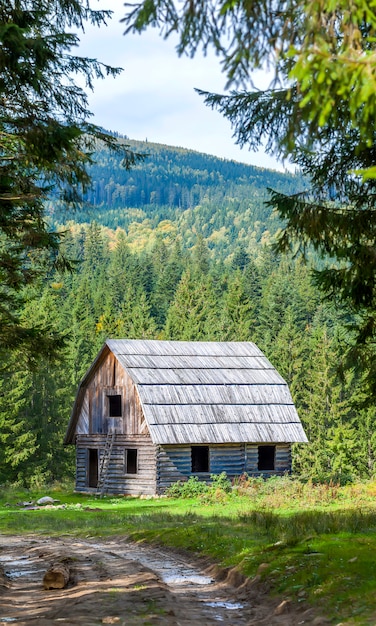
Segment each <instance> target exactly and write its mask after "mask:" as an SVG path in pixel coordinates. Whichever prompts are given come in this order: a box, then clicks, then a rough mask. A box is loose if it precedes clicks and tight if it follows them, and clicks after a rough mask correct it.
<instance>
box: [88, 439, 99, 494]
mask: <svg viewBox="0 0 376 626" xmlns="http://www.w3.org/2000/svg"><path fill="white" fill-rule="evenodd" d="M88 462H89V473H88V483H89V487H97V486H98V450H94V449H91V448H89V459H88Z"/></svg>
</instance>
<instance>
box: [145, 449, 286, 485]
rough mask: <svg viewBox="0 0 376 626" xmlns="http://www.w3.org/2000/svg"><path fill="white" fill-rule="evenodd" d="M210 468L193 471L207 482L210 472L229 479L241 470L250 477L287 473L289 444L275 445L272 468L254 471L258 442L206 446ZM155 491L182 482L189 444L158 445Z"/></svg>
mask: <svg viewBox="0 0 376 626" xmlns="http://www.w3.org/2000/svg"><path fill="white" fill-rule="evenodd" d="M209 458H210V466H209V469H210V471H209V472H208V473H200V474H194V475H195V476H197V477H198V478H199V479H200V480H204V481H210V476H211V474H220V473H221V472H226V474H227V476H228V477H229V478H230V479H231V478H234V477H236V476H240V475H241V474H243V473H244V472H246V473H247V474H249V475H250V476H260V475H263V476H272V475H273V476H274V475H282V474H285V473H286V472H291V446H290V444H277V445H276V449H275V469H274V470H263V471H259V470H258V444H233V445H226V444H224V445H214V446H213V445H211V446H209ZM156 469H157V492H158V493H163V492H164V491H165V490H166V489H168V487H170V486H171V485H172V483H174V482H177V481H178V480H181V481H184V480H188V478H189V477H190V476H191V475H192V467H191V446H158V449H157V468H156Z"/></svg>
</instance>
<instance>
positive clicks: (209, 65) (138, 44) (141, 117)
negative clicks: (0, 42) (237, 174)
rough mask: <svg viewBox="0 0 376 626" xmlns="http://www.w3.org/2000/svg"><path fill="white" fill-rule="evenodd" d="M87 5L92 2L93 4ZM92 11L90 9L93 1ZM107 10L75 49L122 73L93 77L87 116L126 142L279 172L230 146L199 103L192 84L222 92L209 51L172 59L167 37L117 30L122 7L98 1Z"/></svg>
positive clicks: (215, 116)
mask: <svg viewBox="0 0 376 626" xmlns="http://www.w3.org/2000/svg"><path fill="white" fill-rule="evenodd" d="M93 7H94V5H93ZM94 8H97V6H95V7H94ZM101 8H111V9H113V10H114V9H115V11H114V16H113V19H112V20H111V21H110V22H109V25H108V27H107V28H105V27H101V28H100V29H98V28H96V29H94V28H92V27H88V28H87V29H86V32H85V34H83V35H80V39H81V45H80V48H79V54H81V55H83V56H89V57H94V58H97V59H98V60H99V61H102V62H103V63H106V64H108V65H113V66H116V67H123V68H124V71H123V72H122V73H121V74H120V75H119V76H117V77H116V78H112V77H107V78H106V79H104V80H102V81H96V83H95V90H94V93H92V94H89V104H90V109H91V111H92V112H93V113H94V117H93V118H92V120H93V121H94V122H95V123H96V124H98V125H100V126H103V127H104V128H107V129H109V130H113V131H118V132H120V133H123V134H126V135H127V136H128V137H129V138H131V139H139V140H143V139H146V138H147V139H148V141H151V142H157V143H164V144H168V145H172V146H181V147H185V148H191V149H193V150H198V151H200V152H206V153H208V154H214V155H217V156H220V157H223V158H229V159H234V160H237V161H242V162H245V163H251V164H254V165H258V166H261V167H271V168H275V169H283V167H282V165H281V164H278V163H277V162H276V160H275V159H273V158H271V157H268V156H267V155H265V154H263V153H260V152H259V153H252V152H249V151H248V150H246V149H243V150H241V149H240V148H239V146H236V144H235V140H234V139H233V137H232V130H231V125H230V123H229V122H228V121H227V120H225V119H224V118H223V117H222V116H221V115H220V114H219V113H218V112H216V111H212V110H211V109H209V108H208V107H207V106H205V105H204V103H203V99H202V98H201V97H200V96H199V95H198V94H197V93H196V92H195V91H194V88H195V87H198V88H200V89H204V90H207V91H214V92H224V85H225V82H226V81H225V77H224V75H223V74H222V73H221V69H220V63H219V59H218V58H217V57H216V56H215V55H214V54H211V55H210V54H209V55H208V56H207V57H204V56H202V55H198V56H196V57H195V58H194V59H190V58H188V57H180V58H179V57H178V56H177V54H176V51H175V48H174V44H173V42H172V41H171V40H167V41H165V40H163V39H162V38H161V37H160V36H159V35H158V33H157V32H156V31H154V30H149V31H146V32H144V33H143V34H142V35H126V36H124V35H123V32H124V25H123V24H121V23H120V19H121V17H122V16H123V15H124V9H123V7H122V6H121V4H120V3H119V2H115V0H112V1H110V2H104V1H103V2H102V3H101Z"/></svg>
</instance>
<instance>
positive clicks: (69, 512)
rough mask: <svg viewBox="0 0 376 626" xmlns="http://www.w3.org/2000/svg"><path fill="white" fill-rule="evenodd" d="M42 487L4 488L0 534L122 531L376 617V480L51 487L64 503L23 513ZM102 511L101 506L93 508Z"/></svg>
mask: <svg viewBox="0 0 376 626" xmlns="http://www.w3.org/2000/svg"><path fill="white" fill-rule="evenodd" d="M45 494H46V491H44V492H43V493H40V492H39V493H36V492H33V493H30V492H18V493H16V492H14V491H12V490H9V491H5V490H3V491H2V492H0V531H1V532H3V533H11V534H17V533H24V532H33V533H35V532H38V533H41V534H49V535H53V534H56V535H62V534H65V533H69V534H72V535H76V536H83V537H96V536H111V535H127V536H129V537H131V538H132V539H133V540H136V541H152V542H157V543H161V544H164V545H168V546H172V547H175V548H182V549H186V550H191V551H193V552H196V553H199V554H202V555H207V556H210V557H212V558H214V559H216V560H217V561H218V562H219V563H221V564H222V565H224V566H238V567H239V568H240V569H241V571H243V572H244V574H246V575H248V576H251V577H252V576H254V575H255V574H256V572H257V569H258V567H259V565H260V564H261V563H266V564H268V567H267V569H265V571H264V572H263V574H262V576H263V577H264V578H265V579H267V580H268V582H269V583H270V586H271V589H272V592H273V593H278V594H280V593H283V594H284V595H288V596H290V597H293V598H294V599H295V600H296V601H297V602H302V601H308V602H310V603H312V604H315V605H318V606H320V608H321V610H322V611H323V612H325V613H326V614H327V615H328V616H330V617H332V618H333V620H334V623H338V622H340V621H344V620H346V623H348V624H350V623H351V624H364V625H368V624H369V625H371V624H373V625H374V624H375V623H376V618H375V614H376V603H375V589H376V572H375V566H374V554H375V553H376V482H369V483H359V484H355V485H348V486H346V487H338V486H335V485H313V484H310V483H307V484H303V483H301V482H299V481H297V480H292V479H286V478H283V479H273V480H268V481H265V482H264V481H260V480H255V481H248V484H247V485H245V484H243V485H239V484H238V485H236V486H235V489H232V490H231V491H230V492H226V490H224V489H219V488H215V489H213V490H211V492H207V493H204V494H201V495H198V496H196V497H194V498H188V499H182V498H176V499H170V498H160V499H157V500H145V499H135V498H111V497H108V498H103V499H96V498H93V497H89V496H84V495H79V494H73V493H72V492H70V491H57V490H49V492H48V494H49V495H52V496H53V497H55V498H58V499H59V500H60V501H61V503H62V504H64V506H65V507H66V508H55V509H43V510H31V511H24V510H22V509H20V507H17V506H16V503H17V501H19V500H26V501H28V500H35V499H37V498H38V497H40V496H41V495H45ZM98 509H100V510H98Z"/></svg>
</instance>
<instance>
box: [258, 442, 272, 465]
mask: <svg viewBox="0 0 376 626" xmlns="http://www.w3.org/2000/svg"><path fill="white" fill-rule="evenodd" d="M257 469H258V470H259V471H262V470H274V469H275V446H259V447H258V465H257Z"/></svg>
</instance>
